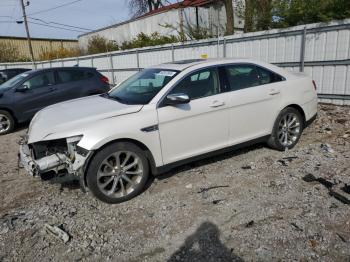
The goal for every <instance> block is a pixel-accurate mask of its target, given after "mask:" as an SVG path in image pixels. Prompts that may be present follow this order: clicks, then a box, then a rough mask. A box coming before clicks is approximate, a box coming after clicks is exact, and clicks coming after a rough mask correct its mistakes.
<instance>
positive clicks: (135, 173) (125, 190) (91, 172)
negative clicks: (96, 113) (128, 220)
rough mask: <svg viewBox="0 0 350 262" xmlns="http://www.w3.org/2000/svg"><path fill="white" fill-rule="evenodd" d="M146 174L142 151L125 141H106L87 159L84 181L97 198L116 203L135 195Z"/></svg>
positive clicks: (146, 177)
mask: <svg viewBox="0 0 350 262" xmlns="http://www.w3.org/2000/svg"><path fill="white" fill-rule="evenodd" d="M148 175H149V165H148V161H147V158H146V156H145V153H144V151H143V150H142V149H141V148H139V147H138V146H136V145H134V144H132V143H129V142H119V143H114V144H111V145H108V146H107V147H105V148H104V149H102V150H101V151H99V152H98V153H97V154H96V155H95V156H94V157H93V158H92V160H91V162H90V165H89V168H88V170H87V175H86V181H87V185H88V187H89V189H90V190H91V192H92V193H93V195H94V196H95V197H96V198H98V199H99V200H101V201H103V202H106V203H110V204H116V203H121V202H124V201H127V200H130V199H131V198H133V197H135V196H136V195H138V194H139V193H140V192H141V191H142V189H143V188H144V186H145V184H146V182H147V179H148Z"/></svg>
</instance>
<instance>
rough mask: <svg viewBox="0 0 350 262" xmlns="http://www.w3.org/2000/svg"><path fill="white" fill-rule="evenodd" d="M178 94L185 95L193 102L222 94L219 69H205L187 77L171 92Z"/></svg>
mask: <svg viewBox="0 0 350 262" xmlns="http://www.w3.org/2000/svg"><path fill="white" fill-rule="evenodd" d="M177 93H185V94H187V95H188V96H189V97H190V99H191V100H193V99H196V98H201V97H206V96H212V95H216V94H218V93H220V84H219V77H218V70H217V68H208V69H203V70H200V71H197V72H195V73H193V74H190V75H189V76H187V77H185V78H184V79H182V80H181V81H180V83H178V84H177V85H176V86H175V87H174V88H173V89H172V90H171V92H170V94H177Z"/></svg>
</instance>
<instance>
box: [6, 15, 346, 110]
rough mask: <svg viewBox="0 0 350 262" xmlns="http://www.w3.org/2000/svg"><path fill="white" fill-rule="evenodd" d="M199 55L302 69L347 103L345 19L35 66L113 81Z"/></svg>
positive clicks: (329, 96)
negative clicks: (82, 71)
mask: <svg viewBox="0 0 350 262" xmlns="http://www.w3.org/2000/svg"><path fill="white" fill-rule="evenodd" d="M202 55H207V56H208V57H209V58H215V57H250V58H255V59H258V60H262V61H266V62H269V63H274V64H276V65H279V66H281V67H284V68H287V69H288V70H294V71H305V72H306V73H307V74H309V75H310V76H311V77H312V78H313V79H314V80H315V81H316V84H317V88H318V94H319V98H320V100H321V101H322V102H328V103H336V104H342V105H343V104H347V105H350V19H346V20H342V21H335V22H331V23H327V24H324V23H318V24H309V25H303V26H296V27H291V28H287V29H282V30H279V29H274V30H268V31H261V32H255V33H246V34H236V35H233V36H228V37H220V38H219V39H207V40H201V41H193V42H185V43H179V44H171V45H163V46H156V47H147V48H140V49H133V50H128V51H116V52H111V53H103V54H98V55H90V56H82V57H76V58H67V59H58V60H52V61H41V62H36V67H37V68H50V67H60V66H74V65H79V66H89V67H90V66H92V67H96V68H97V69H98V70H99V71H100V72H102V73H103V74H105V75H106V76H108V77H109V78H110V79H111V81H112V82H113V83H117V82H120V81H122V80H124V79H125V78H127V77H129V76H130V75H132V74H134V73H135V72H137V71H138V70H140V69H141V68H144V67H148V66H152V65H156V64H160V63H164V62H170V61H177V60H183V59H191V58H200V57H201V56H202ZM32 66H33V65H32V64H31V63H7V64H6V63H2V64H0V69H1V68H14V67H28V68H31V67H32Z"/></svg>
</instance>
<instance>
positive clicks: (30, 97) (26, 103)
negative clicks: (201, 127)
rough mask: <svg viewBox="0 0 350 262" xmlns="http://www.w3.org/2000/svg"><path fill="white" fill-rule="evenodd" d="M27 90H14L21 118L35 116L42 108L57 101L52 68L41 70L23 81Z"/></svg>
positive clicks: (16, 105)
mask: <svg viewBox="0 0 350 262" xmlns="http://www.w3.org/2000/svg"><path fill="white" fill-rule="evenodd" d="M22 85H23V86H27V88H28V89H27V90H26V91H21V92H14V105H15V107H16V112H18V113H19V114H20V115H21V116H20V118H21V120H27V119H30V118H31V117H33V116H34V114H35V113H36V112H37V111H39V110H40V109H42V108H44V107H46V106H49V105H52V104H54V103H56V102H57V98H56V95H55V90H56V86H55V77H54V72H53V71H52V70H48V71H44V72H40V73H38V74H36V75H34V76H32V77H30V78H29V79H27V80H25V81H24V82H23V83H22Z"/></svg>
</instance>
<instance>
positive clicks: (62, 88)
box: [56, 69, 94, 101]
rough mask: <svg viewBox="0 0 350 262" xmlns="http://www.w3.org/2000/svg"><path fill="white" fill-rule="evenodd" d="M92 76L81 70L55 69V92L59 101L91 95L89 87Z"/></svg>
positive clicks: (88, 72)
mask: <svg viewBox="0 0 350 262" xmlns="http://www.w3.org/2000/svg"><path fill="white" fill-rule="evenodd" d="M93 78H94V74H93V73H92V72H90V71H84V70H81V69H56V79H57V83H58V85H57V91H58V94H59V98H60V100H61V101H65V100H69V99H74V98H79V97H82V96H86V95H90V94H93V93H92V91H91V93H90V88H89V85H91V82H92V81H93Z"/></svg>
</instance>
